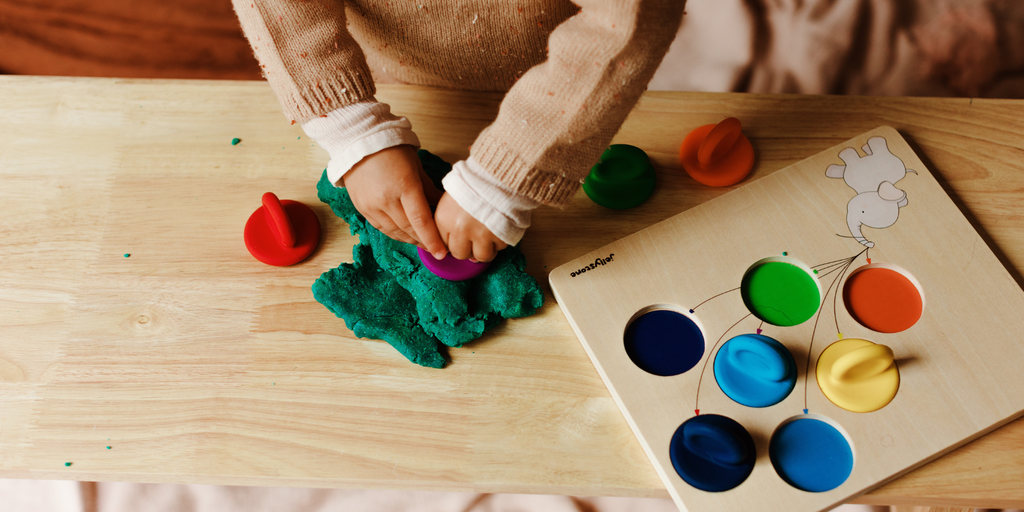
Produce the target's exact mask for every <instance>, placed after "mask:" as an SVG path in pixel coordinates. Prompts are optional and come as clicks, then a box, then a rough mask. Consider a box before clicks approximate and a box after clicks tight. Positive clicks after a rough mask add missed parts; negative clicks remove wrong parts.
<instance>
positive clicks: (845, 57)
mask: <svg viewBox="0 0 1024 512" xmlns="http://www.w3.org/2000/svg"><path fill="white" fill-rule="evenodd" d="M0 48H2V51H0V73H8V74H25V75H66V76H105V77H130V78H200V79H228V80H259V79H261V77H260V71H259V66H258V65H257V63H256V60H255V58H254V57H253V54H252V51H251V50H250V49H249V45H248V43H247V41H246V40H245V38H244V37H243V36H242V32H241V30H240V28H239V25H238V21H237V19H236V18H235V15H234V12H233V11H232V8H231V3H230V0H89V1H85V0H0ZM650 89H651V90H692V91H719V92H723V91H735V92H782V93H804V94H862V95H912V96H973V97H998V98H1022V97H1024V2H1021V1H1020V0H690V1H689V2H688V3H687V15H686V17H685V19H684V22H683V27H682V29H681V30H680V33H679V37H678V38H677V40H676V42H675V44H674V45H673V46H672V49H671V50H670V52H669V54H668V56H667V57H666V59H665V61H664V64H663V65H662V67H661V70H659V73H658V75H657V76H656V77H655V79H654V80H653V81H652V82H651V85H650Z"/></svg>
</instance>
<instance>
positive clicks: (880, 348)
mask: <svg viewBox="0 0 1024 512" xmlns="http://www.w3.org/2000/svg"><path fill="white" fill-rule="evenodd" d="M815 374H816V376H817V378H818V387H819V388H821V392H822V393H824V394H825V397H826V398H828V399H829V400H831V401H832V403H834V404H836V405H838V406H839V407H842V408H843V409H846V410H847V411H852V412H871V411H877V410H878V409H881V408H882V407H885V406H886V404H888V403H889V402H891V401H892V399H893V398H894V397H895V396H896V391H898V390H899V388H900V371H899V368H897V367H896V362H895V361H894V360H893V355H892V350H891V349H890V348H889V347H887V346H885V345H876V344H875V343H872V342H870V341H868V340H862V339H857V338H848V339H844V340H840V341H837V342H835V343H833V344H831V345H829V346H828V347H827V348H826V349H825V350H823V351H822V352H821V355H820V356H818V365H817V369H816V370H815Z"/></svg>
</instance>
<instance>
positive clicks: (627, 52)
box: [435, 0, 684, 259]
mask: <svg viewBox="0 0 1024 512" xmlns="http://www.w3.org/2000/svg"><path fill="white" fill-rule="evenodd" d="M575 3H576V4H578V5H579V6H580V7H581V10H580V12H579V13H577V14H576V15H575V16H573V17H571V18H569V19H568V20H566V21H565V22H563V23H562V24H560V25H559V26H558V27H557V28H556V29H555V30H554V31H553V32H552V33H551V34H550V36H549V38H548V59H547V61H545V62H543V63H541V64H538V65H536V66H534V67H533V68H531V69H529V70H528V71H527V72H526V73H525V74H524V75H523V76H522V78H521V79H520V80H519V81H518V82H516V84H515V85H514V86H513V87H512V89H511V90H510V91H509V92H508V94H507V95H506V96H505V99H504V100H503V101H502V103H501V109H500V111H499V113H498V117H497V119H496V120H495V121H494V123H493V124H491V125H490V126H488V127H487V128H486V129H485V130H484V131H483V132H482V133H481V134H480V136H479V137H478V138H477V139H476V141H475V142H474V143H473V146H472V148H471V149H470V157H469V159H468V160H466V161H464V162H459V163H458V164H456V165H455V167H454V169H453V171H452V172H451V173H450V174H449V175H448V176H447V177H445V179H444V186H445V190H446V195H449V196H452V197H453V198H454V200H455V201H454V202H455V203H457V204H458V205H460V206H461V207H462V208H461V209H448V210H442V209H441V208H438V211H437V212H436V213H435V220H436V221H437V225H438V227H439V229H440V231H441V232H442V234H443V236H444V237H445V238H446V240H448V244H449V249H451V250H452V252H453V254H456V253H455V249H454V246H455V245H462V246H467V245H471V246H472V247H474V248H476V247H477V246H478V245H479V246H481V247H486V246H487V244H488V242H489V237H488V236H487V234H482V233H481V231H480V230H479V229H476V226H473V225H472V224H471V223H470V224H467V223H465V222H462V223H460V222H457V221H456V219H457V218H459V217H460V216H462V215H463V214H466V213H468V215H469V216H471V217H473V218H474V219H478V223H480V224H483V225H485V226H486V227H487V228H488V230H489V231H490V234H492V235H493V236H497V237H499V238H501V239H502V240H503V242H504V243H507V244H510V245H513V244H516V243H518V242H519V239H520V238H521V237H522V234H523V232H524V231H525V229H526V227H528V226H529V225H530V210H531V209H532V208H533V207H536V206H537V205H538V204H548V205H553V206H561V205H564V204H566V203H568V202H569V201H570V200H571V199H572V197H573V195H575V194H576V192H577V191H578V190H579V187H580V183H582V182H583V179H584V178H585V177H586V175H587V173H588V172H589V170H590V167H591V166H592V165H593V164H594V163H596V162H597V160H598V158H599V157H600V155H601V153H602V152H603V151H604V150H605V149H606V148H607V147H608V144H609V143H610V142H611V139H612V137H613V136H614V135H615V133H616V132H617V131H618V130H619V127H620V126H621V125H622V123H623V122H624V121H625V119H626V116H627V115H628V114H629V112H630V110H631V109H632V108H633V105H635V104H636V102H637V100H639V98H640V95H641V94H643V92H644V90H645V89H646V86H647V83H648V82H649V81H650V79H651V77H652V76H653V74H654V71H655V70H656V69H657V67H658V65H659V64H660V63H661V59H662V57H664V55H665V52H667V51H668V47H669V45H670V44H671V42H672V40H673V39H674V38H675V35H676V33H677V31H678V28H679V23H680V20H681V19H682V15H683V7H684V2H683V1H682V0H616V1H607V0H576V1H575ZM475 198H484V200H482V201H479V200H475ZM509 198H515V199H517V200H516V201H511V200H509ZM444 203H445V200H444V199H442V204H444ZM474 255H475V256H476V257H477V258H478V259H479V258H480V255H479V254H476V253H475V251H474Z"/></svg>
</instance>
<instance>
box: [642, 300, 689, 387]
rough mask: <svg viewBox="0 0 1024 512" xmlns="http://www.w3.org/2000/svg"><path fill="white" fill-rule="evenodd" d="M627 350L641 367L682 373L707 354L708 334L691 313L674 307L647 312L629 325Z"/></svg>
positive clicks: (656, 370) (654, 370)
mask: <svg viewBox="0 0 1024 512" xmlns="http://www.w3.org/2000/svg"><path fill="white" fill-rule="evenodd" d="M624 342H625V347H626V354H627V355H629V358H630V360H632V361H633V363H634V364H636V365H637V366H638V367H640V369H641V370H643V371H645V372H647V373H653V374H654V375H661V376H663V377H667V376H670V375H679V374H680V373H683V372H685V371H687V370H689V369H690V368H693V367H694V366H696V365H697V363H698V362H700V359H701V357H703V356H704V335H703V334H702V333H701V332H700V328H699V327H697V324H696V323H694V321H693V320H691V319H690V318H689V317H687V316H686V315H684V314H682V313H678V312H675V311H670V310H664V309H659V310H654V311H650V312H647V313H644V314H642V315H640V316H639V317H637V318H636V319H634V320H633V322H632V323H630V324H629V326H628V327H626V334H625V336H624Z"/></svg>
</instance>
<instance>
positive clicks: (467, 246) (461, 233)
mask: <svg viewBox="0 0 1024 512" xmlns="http://www.w3.org/2000/svg"><path fill="white" fill-rule="evenodd" d="M434 220H435V221H436V222H437V229H438V230H439V231H440V232H441V239H442V240H445V241H446V243H447V244H448V250H449V251H451V253H452V256H455V257H456V258H457V259H460V260H464V259H469V258H472V259H474V260H476V261H491V260H493V259H494V256H495V255H496V254H497V253H498V251H500V250H502V249H504V248H505V247H508V244H506V243H505V242H502V241H501V239H500V238H498V237H496V236H494V233H491V230H490V229H487V226H484V225H483V223H481V222H480V221H478V220H476V219H474V218H473V216H471V215H470V214H469V213H466V210H463V209H462V207H461V206H459V203H457V202H455V200H454V199H452V196H450V195H448V194H445V195H443V196H441V201H440V202H438V203H437V211H436V212H435V213H434Z"/></svg>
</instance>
